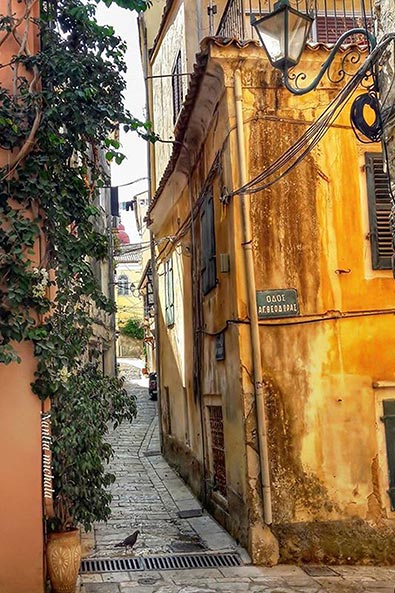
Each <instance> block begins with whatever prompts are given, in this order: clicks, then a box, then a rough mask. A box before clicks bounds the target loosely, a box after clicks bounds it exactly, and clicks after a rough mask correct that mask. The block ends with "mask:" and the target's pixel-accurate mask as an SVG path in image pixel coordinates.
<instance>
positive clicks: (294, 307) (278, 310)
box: [256, 288, 299, 319]
mask: <svg viewBox="0 0 395 593" xmlns="http://www.w3.org/2000/svg"><path fill="white" fill-rule="evenodd" d="M256 305H257V309H258V319H268V318H272V317H295V316H297V315H299V301H298V292H297V290H296V289H295V288H280V289H276V290H257V293H256Z"/></svg>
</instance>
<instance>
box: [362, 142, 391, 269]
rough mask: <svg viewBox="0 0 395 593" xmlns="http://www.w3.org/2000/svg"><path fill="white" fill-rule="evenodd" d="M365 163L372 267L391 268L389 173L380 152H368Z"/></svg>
mask: <svg viewBox="0 0 395 593" xmlns="http://www.w3.org/2000/svg"><path fill="white" fill-rule="evenodd" d="M365 164H366V181H367V189H368V200H369V225H370V233H369V236H370V244H371V249H372V267H373V269H374V270H390V269H391V257H392V235H391V228H390V222H389V216H390V210H391V199H390V189H389V180H388V175H387V173H386V172H385V171H384V170H383V155H382V154H381V153H379V152H374V153H372V152H368V153H366V155H365Z"/></svg>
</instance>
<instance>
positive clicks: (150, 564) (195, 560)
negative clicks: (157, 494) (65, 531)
mask: <svg viewBox="0 0 395 593" xmlns="http://www.w3.org/2000/svg"><path fill="white" fill-rule="evenodd" d="M241 564H242V562H241V559H240V556H239V555H238V554H182V555H178V554H177V555H175V554H172V555H171V556H146V557H142V556H140V557H136V558H92V559H90V558H88V559H85V560H82V562H81V573H82V574H86V573H91V572H121V571H136V570H183V569H184V570H185V569H189V568H223V567H226V566H241Z"/></svg>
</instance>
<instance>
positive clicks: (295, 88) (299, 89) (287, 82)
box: [282, 27, 376, 95]
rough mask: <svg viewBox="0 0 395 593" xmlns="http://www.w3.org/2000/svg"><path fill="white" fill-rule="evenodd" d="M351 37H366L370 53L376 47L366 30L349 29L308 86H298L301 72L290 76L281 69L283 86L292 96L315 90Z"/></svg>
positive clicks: (337, 42) (303, 75) (302, 78)
mask: <svg viewBox="0 0 395 593" xmlns="http://www.w3.org/2000/svg"><path fill="white" fill-rule="evenodd" d="M351 35H364V37H366V38H367V40H368V44H369V47H370V51H372V50H373V49H374V48H375V47H376V38H375V37H374V36H373V35H372V34H371V33H369V31H367V30H366V29H363V28H362V27H356V28H354V29H350V30H349V31H346V32H345V33H343V35H341V36H340V37H339V39H338V40H337V41H336V43H335V45H334V46H333V48H332V50H331V52H330V54H329V56H328V57H327V59H326V60H325V62H324V63H323V64H322V66H321V68H320V71H319V73H318V74H317V76H316V77H315V78H314V80H313V81H312V82H311V83H310V84H309V85H308V86H306V87H299V86H298V81H299V80H305V79H306V74H304V73H303V72H301V73H300V74H298V75H294V76H292V75H291V76H290V75H289V70H288V68H283V69H282V75H283V82H284V86H285V87H286V88H287V89H288V90H289V91H290V92H291V93H293V94H294V95H305V94H306V93H309V92H310V91H312V90H314V89H316V88H317V86H318V84H319V82H320V81H321V80H322V78H323V76H324V74H325V72H327V70H328V69H329V67H330V65H331V64H332V62H333V60H334V58H335V55H336V54H337V52H338V51H339V49H340V47H341V46H342V45H343V43H344V40H345V39H347V37H350V36H351ZM291 80H294V81H295V85H296V86H293V85H292V84H291V82H290V81H291Z"/></svg>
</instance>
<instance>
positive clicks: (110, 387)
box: [51, 363, 135, 530]
mask: <svg viewBox="0 0 395 593" xmlns="http://www.w3.org/2000/svg"><path fill="white" fill-rule="evenodd" d="M134 415H135V400H134V398H133V397H131V396H130V395H128V394H127V392H126V391H125V389H123V384H122V381H121V380H119V379H116V378H111V377H104V376H103V375H102V374H101V372H100V371H99V370H98V368H97V367H96V365H95V364H89V363H88V364H85V365H83V366H81V368H80V369H79V370H78V374H73V375H71V377H70V378H69V379H68V380H67V384H66V385H65V386H63V387H62V389H60V390H58V391H57V394H56V396H55V397H53V399H52V410H51V426H52V453H53V459H54V462H53V474H54V478H53V488H54V505H55V511H56V518H57V519H56V520H55V521H54V522H53V525H52V527H53V528H55V529H62V530H66V529H69V528H71V527H75V526H76V525H77V524H81V525H83V526H84V528H85V529H86V530H90V529H91V527H92V523H93V522H94V521H106V520H107V519H108V518H109V515H110V509H109V503H110V502H111V494H110V492H109V491H108V487H109V486H110V485H111V484H112V483H113V481H114V479H115V478H114V476H113V475H112V474H111V473H109V472H108V469H107V463H108V462H109V460H110V459H111V457H112V455H113V449H112V447H111V445H110V444H109V443H108V442H107V441H106V434H107V432H108V428H109V426H110V427H112V428H116V427H117V426H118V425H119V424H120V423H121V422H122V421H123V420H129V421H131V420H132V418H133V417H134Z"/></svg>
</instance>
